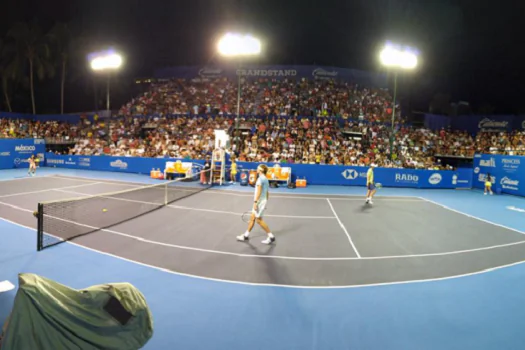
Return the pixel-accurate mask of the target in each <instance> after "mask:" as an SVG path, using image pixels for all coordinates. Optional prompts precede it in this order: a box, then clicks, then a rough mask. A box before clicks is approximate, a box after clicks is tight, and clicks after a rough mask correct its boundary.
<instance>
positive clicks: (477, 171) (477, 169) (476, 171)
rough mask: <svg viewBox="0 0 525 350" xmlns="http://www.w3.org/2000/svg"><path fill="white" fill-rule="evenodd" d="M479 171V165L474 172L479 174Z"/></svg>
mask: <svg viewBox="0 0 525 350" xmlns="http://www.w3.org/2000/svg"><path fill="white" fill-rule="evenodd" d="M478 173H479V167H478V166H477V167H475V168H474V174H478Z"/></svg>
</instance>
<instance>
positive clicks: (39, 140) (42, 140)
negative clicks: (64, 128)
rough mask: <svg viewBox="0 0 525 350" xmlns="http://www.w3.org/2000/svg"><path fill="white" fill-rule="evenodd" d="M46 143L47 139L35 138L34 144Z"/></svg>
mask: <svg viewBox="0 0 525 350" xmlns="http://www.w3.org/2000/svg"><path fill="white" fill-rule="evenodd" d="M45 143H46V140H44V139H35V140H34V144H35V145H44V144H45Z"/></svg>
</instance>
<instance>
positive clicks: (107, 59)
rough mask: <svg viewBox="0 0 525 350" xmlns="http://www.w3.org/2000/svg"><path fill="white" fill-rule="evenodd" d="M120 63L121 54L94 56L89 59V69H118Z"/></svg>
mask: <svg viewBox="0 0 525 350" xmlns="http://www.w3.org/2000/svg"><path fill="white" fill-rule="evenodd" d="M121 65H122V56H120V55H119V54H118V53H111V54H108V55H102V56H96V57H93V58H92V59H91V69H93V70H96V71H101V70H110V69H118V68H120V66H121Z"/></svg>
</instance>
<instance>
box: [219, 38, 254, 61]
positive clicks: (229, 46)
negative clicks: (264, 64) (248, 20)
mask: <svg viewBox="0 0 525 350" xmlns="http://www.w3.org/2000/svg"><path fill="white" fill-rule="evenodd" d="M217 49H218V51H219V53H220V54H221V55H223V56H252V55H258V54H260V53H261V41H260V40H259V39H257V38H254V37H253V36H251V35H250V34H236V33H227V34H225V35H224V36H223V37H222V38H221V39H220V40H219V43H218V45H217Z"/></svg>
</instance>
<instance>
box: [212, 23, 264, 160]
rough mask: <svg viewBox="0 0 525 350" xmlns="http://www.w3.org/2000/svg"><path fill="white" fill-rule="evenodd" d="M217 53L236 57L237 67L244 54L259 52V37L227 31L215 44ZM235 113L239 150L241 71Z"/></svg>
mask: <svg viewBox="0 0 525 350" xmlns="http://www.w3.org/2000/svg"><path fill="white" fill-rule="evenodd" d="M217 50H218V51H219V54H221V55H222V56H224V57H236V58H238V60H239V64H238V66H239V68H240V66H241V63H240V61H241V59H242V57H245V56H256V55H258V54H260V53H261V42H260V40H259V39H257V38H255V37H253V36H251V35H250V34H238V33H227V34H225V35H224V36H223V37H222V38H221V39H220V40H219V42H218V44H217ZM237 77H238V81H237V113H236V114H237V115H236V118H235V132H234V135H235V145H236V146H235V148H236V151H237V152H239V151H240V150H239V137H238V131H239V119H240V110H241V72H238V73H237Z"/></svg>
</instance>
